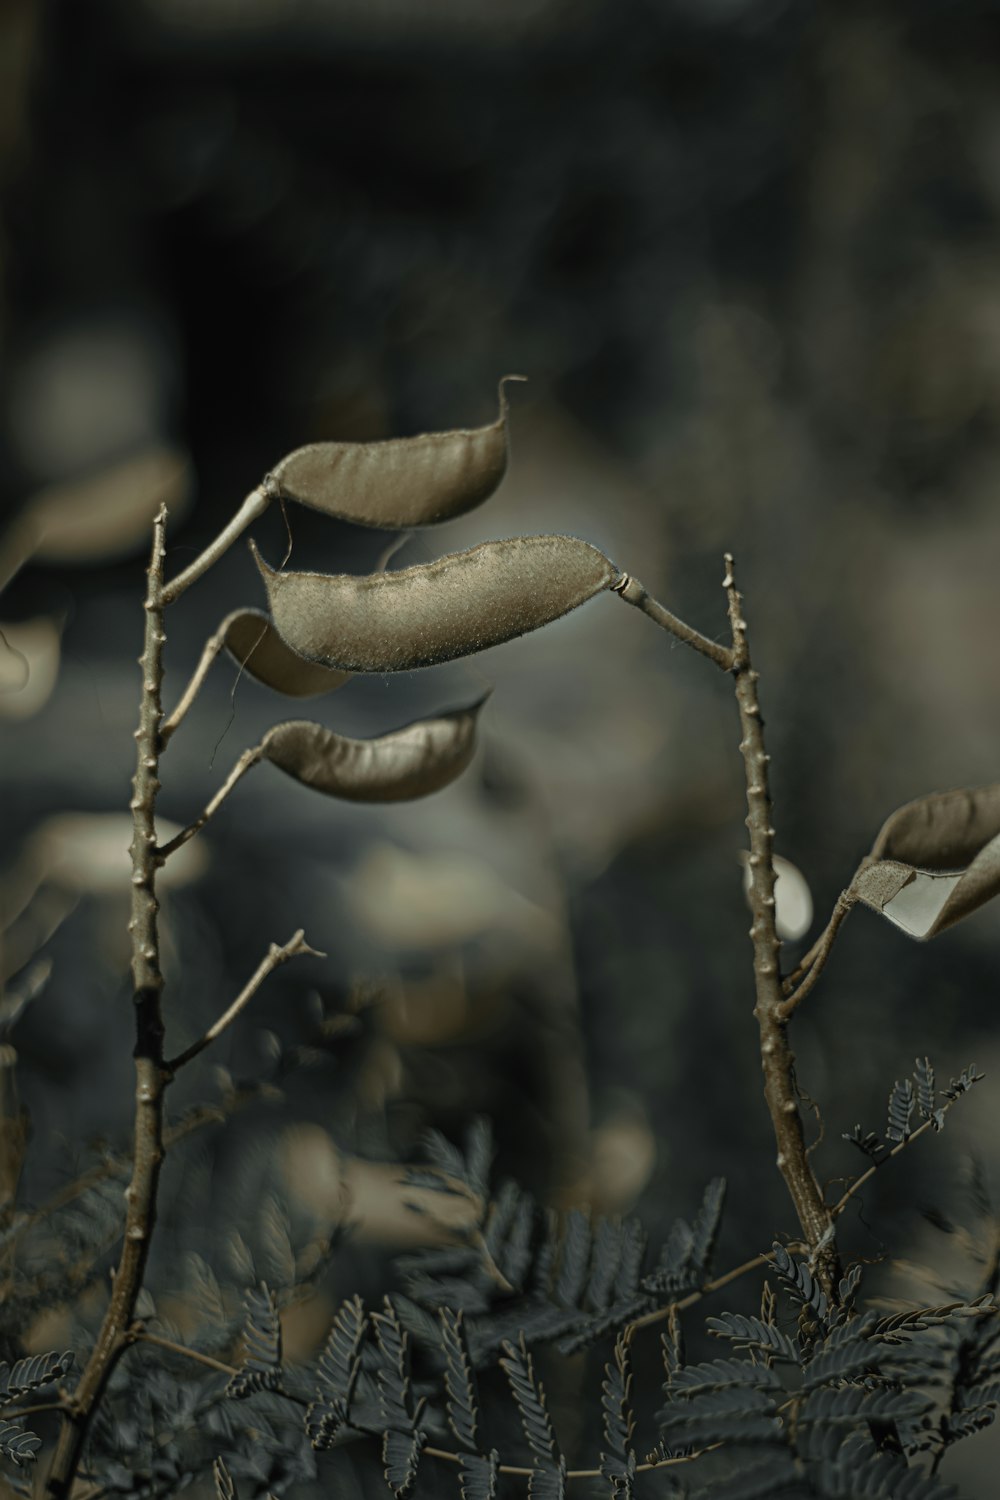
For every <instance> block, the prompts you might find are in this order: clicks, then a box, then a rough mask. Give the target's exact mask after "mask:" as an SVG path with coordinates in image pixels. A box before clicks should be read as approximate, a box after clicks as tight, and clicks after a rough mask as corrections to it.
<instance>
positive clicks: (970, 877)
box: [850, 783, 1000, 938]
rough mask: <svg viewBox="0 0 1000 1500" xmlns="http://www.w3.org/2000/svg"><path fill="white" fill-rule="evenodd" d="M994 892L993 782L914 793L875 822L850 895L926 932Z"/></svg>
mask: <svg viewBox="0 0 1000 1500" xmlns="http://www.w3.org/2000/svg"><path fill="white" fill-rule="evenodd" d="M998 891H1000V783H996V784H994V785H992V786H984V787H979V788H976V789H974V790H968V789H965V788H963V789H960V790H958V791H953V792H938V793H936V794H934V795H932V796H929V797H918V798H917V800H916V801H914V802H908V803H907V804H906V805H905V806H904V807H901V808H899V809H898V810H897V811H896V812H894V813H893V814H892V816H891V817H890V818H888V819H887V820H886V822H885V823H884V824H883V825H882V828H881V831H880V832H879V835H878V838H877V839H876V840H875V844H874V846H873V848H872V852H871V855H870V857H869V860H868V861H867V862H866V863H865V864H864V865H863V866H862V868H861V869H860V870H859V871H858V873H857V875H855V877H854V880H853V882H852V885H851V889H850V894H851V896H853V898H854V899H855V900H860V901H864V902H865V903H866V905H868V906H871V907H872V908H873V909H874V910H875V911H880V912H881V913H882V915H883V916H884V917H888V918H889V920H890V922H895V924H896V926H897V927H901V928H902V929H903V931H904V932H907V933H909V934H910V936H911V937H915V938H930V937H934V936H936V935H937V933H939V932H943V931H944V929H945V928H946V927H950V926H951V925H952V924H953V923H955V922H958V921H960V920H961V918H962V917H966V916H968V915H969V914H970V912H973V911H975V910H976V908H977V907H979V906H982V905H983V904H984V902H986V901H989V900H990V898H991V897H992V896H995V895H996V894H997V892H998Z"/></svg>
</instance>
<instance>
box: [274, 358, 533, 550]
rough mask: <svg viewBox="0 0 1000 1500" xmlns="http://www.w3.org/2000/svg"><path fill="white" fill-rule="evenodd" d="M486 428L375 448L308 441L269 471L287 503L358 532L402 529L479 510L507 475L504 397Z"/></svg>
mask: <svg viewBox="0 0 1000 1500" xmlns="http://www.w3.org/2000/svg"><path fill="white" fill-rule="evenodd" d="M521 379H523V377H522V376H520V375H505V376H504V378H503V380H501V382H500V415H499V416H498V417H497V419H496V421H495V422H491V423H490V425H489V426H488V427H473V428H470V429H462V430H457V431H455V432H425V433H422V434H421V435H420V436H419V437H410V438H390V439H388V441H385V442H380V443H310V444H309V445H308V447H305V448H296V450H295V452H294V453H289V454H288V456H287V458H283V459H282V460H281V462H280V463H279V464H278V465H276V467H275V468H274V469H272V470H271V475H270V477H271V479H272V480H273V481H274V482H275V483H276V484H277V486H278V490H279V493H280V494H281V495H282V496H283V497H284V498H285V499H287V500H297V501H298V502H299V504H300V505H309V506H311V507H312V509H313V510H321V511H322V512H323V513H324V514H325V515H328V516H337V517H339V518H340V519H341V520H343V521H353V522H355V523H356V524H357V525H359V526H385V527H391V528H393V529H395V528H409V527H411V526H429V525H432V524H433V523H434V522H437V521H447V520H450V519H451V517H452V516H460V515H464V513H465V512H466V511H467V510H472V509H473V508H474V507H475V506H477V505H481V504H482V502H483V501H484V500H487V499H488V498H489V496H490V495H492V494H493V491H494V490H495V489H496V488H497V485H498V484H499V483H500V481H501V479H502V478H503V476H504V474H505V473H506V470H507V399H506V397H505V395H504V389H503V388H504V382H505V381H507V380H521Z"/></svg>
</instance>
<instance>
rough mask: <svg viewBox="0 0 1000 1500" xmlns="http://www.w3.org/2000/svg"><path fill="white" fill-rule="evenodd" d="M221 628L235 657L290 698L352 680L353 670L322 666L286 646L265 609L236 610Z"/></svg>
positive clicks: (312, 694) (257, 677) (329, 689)
mask: <svg viewBox="0 0 1000 1500" xmlns="http://www.w3.org/2000/svg"><path fill="white" fill-rule="evenodd" d="M221 629H222V633H223V637H224V640H225V644H226V650H227V651H228V652H229V654H230V656H232V658H233V660H234V661H236V662H238V663H239V665H240V666H241V667H242V668H243V670H244V671H245V672H248V673H249V674H250V676H251V677H253V678H254V679H255V680H256V681H257V682H262V683H263V684H264V686H265V687H269V688H274V689H275V690H276V691H277V692H279V693H286V694H287V695H288V697H289V698H315V697H317V696H318V694H320V693H331V692H333V690H334V689H335V688H339V687H343V685H344V683H345V682H349V681H350V678H351V674H350V672H337V671H334V670H332V669H331V668H330V667H321V666H318V665H317V664H316V662H314V661H307V660H306V659H305V657H304V656H299V655H298V653H297V652H295V651H293V650H292V648H291V646H286V644H285V642H284V641H283V640H282V639H281V636H280V635H279V634H278V632H277V631H276V630H275V628H274V626H273V625H272V624H271V621H270V620H269V618H268V617H267V615H266V614H265V613H264V611H263V610H262V609H238V610H235V611H234V612H233V613H232V614H231V615H229V616H228V617H227V618H226V619H225V620H223V622H222V626H221Z"/></svg>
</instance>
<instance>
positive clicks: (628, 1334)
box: [624, 1255, 771, 1344]
mask: <svg viewBox="0 0 1000 1500" xmlns="http://www.w3.org/2000/svg"><path fill="white" fill-rule="evenodd" d="M770 1259H771V1257H770V1256H769V1255H754V1256H752V1257H751V1259H750V1260H745V1261H744V1262H743V1263H742V1265H739V1266H734V1267H733V1269H732V1270H731V1271H724V1272H723V1274H722V1275H721V1276H715V1277H713V1279H712V1280H711V1281H706V1282H705V1284H704V1286H700V1287H698V1288H696V1290H695V1291H693V1292H688V1294H687V1296H686V1297H682V1298H681V1299H680V1300H679V1301H678V1302H668V1303H667V1304H666V1305H665V1306H664V1307H654V1309H653V1311H652V1312H648V1313H643V1315H642V1317H640V1318H635V1319H633V1321H632V1322H631V1323H628V1324H627V1325H626V1326H625V1329H624V1338H625V1342H626V1343H627V1344H629V1343H631V1342H632V1338H633V1336H634V1334H636V1333H637V1332H638V1330H639V1329H640V1328H649V1327H650V1326H651V1325H652V1324H653V1323H662V1322H663V1320H664V1318H669V1317H670V1314H671V1313H682V1312H687V1310H688V1308H689V1307H694V1306H695V1304H696V1303H698V1302H700V1301H701V1300H702V1298H703V1297H708V1296H710V1295H711V1293H712V1292H719V1291H721V1290H722V1288H723V1287H724V1286H728V1285H729V1284H730V1282H732V1281H738V1280H739V1278H740V1277H741V1276H746V1275H747V1274H748V1273H749V1272H750V1271H757V1270H759V1269H760V1267H761V1266H766V1265H767V1263H768V1261H769V1260H770Z"/></svg>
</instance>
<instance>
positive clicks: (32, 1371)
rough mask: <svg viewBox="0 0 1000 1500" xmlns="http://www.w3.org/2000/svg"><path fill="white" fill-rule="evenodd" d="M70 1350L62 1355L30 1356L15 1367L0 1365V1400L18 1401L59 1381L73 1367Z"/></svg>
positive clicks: (54, 1353)
mask: <svg viewBox="0 0 1000 1500" xmlns="http://www.w3.org/2000/svg"><path fill="white" fill-rule="evenodd" d="M73 1359H74V1354H73V1351H72V1349H67V1350H65V1351H64V1352H63V1353H62V1354H59V1353H57V1352H55V1351H53V1352H52V1353H50V1354H32V1355H29V1356H28V1358H27V1359H19V1360H18V1361H17V1363H16V1364H15V1365H9V1364H7V1363H6V1362H4V1363H3V1364H0V1400H3V1401H4V1402H9V1401H18V1400H20V1398H21V1397H22V1396H27V1395H29V1394H30V1393H31V1392H32V1391H37V1390H38V1389H39V1388H40V1387H41V1386H43V1385H50V1384H51V1383H52V1381H53V1380H61V1379H62V1378H63V1376H64V1375H66V1374H68V1373H69V1371H70V1370H71V1369H72V1367H73Z"/></svg>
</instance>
